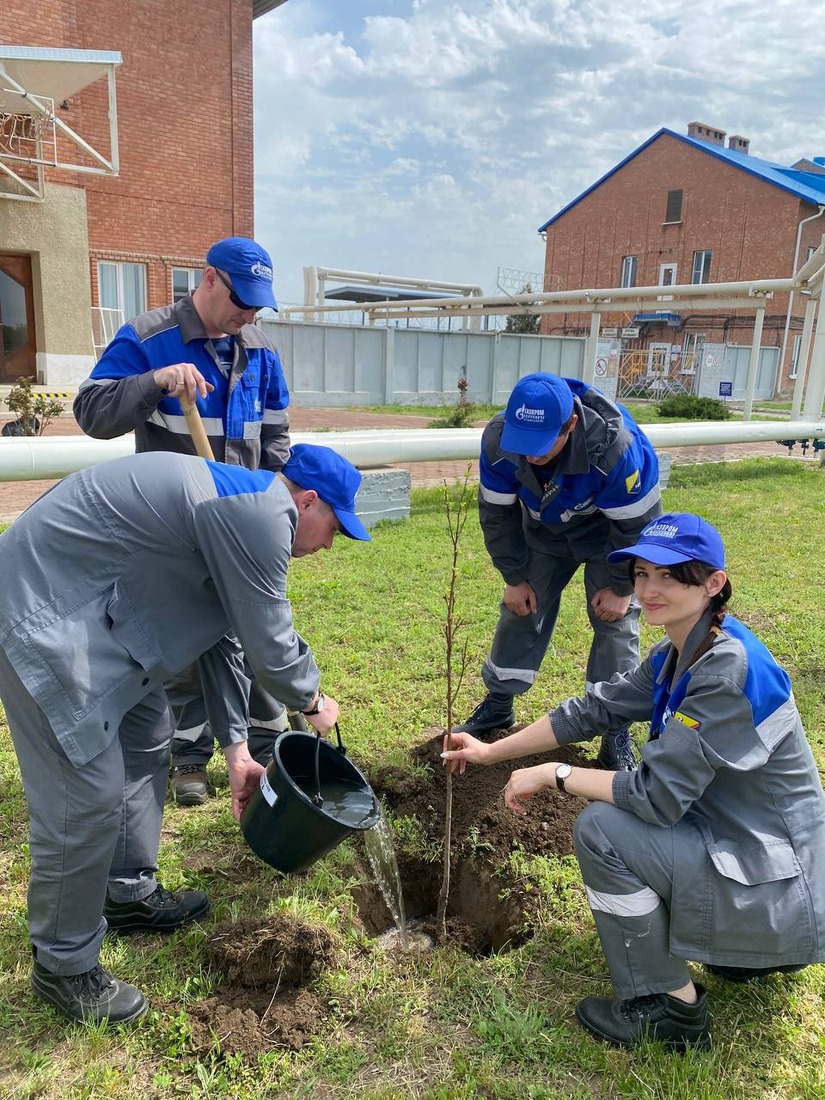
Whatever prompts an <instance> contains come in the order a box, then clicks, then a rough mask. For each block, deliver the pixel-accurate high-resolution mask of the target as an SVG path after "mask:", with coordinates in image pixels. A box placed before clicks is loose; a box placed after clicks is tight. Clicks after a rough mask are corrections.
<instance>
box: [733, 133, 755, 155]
mask: <svg viewBox="0 0 825 1100" xmlns="http://www.w3.org/2000/svg"><path fill="white" fill-rule="evenodd" d="M750 145H751V139H750V138H746V137H742V135H741V134H731V136H730V137H729V138H728V149H733V150H734V152H736V153H747V151H748V149H750Z"/></svg>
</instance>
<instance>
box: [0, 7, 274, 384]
mask: <svg viewBox="0 0 825 1100" xmlns="http://www.w3.org/2000/svg"><path fill="white" fill-rule="evenodd" d="M284 2H285V0H219V2H218V3H210V4H203V3H202V2H196V0H178V3H175V4H169V3H166V2H164V0H142V2H141V3H134V2H133V0H41V2H40V3H39V4H31V3H24V2H23V0H6V2H5V4H4V8H3V16H4V18H3V20H2V24H0V47H5V49H3V50H2V51H0V85H2V84H3V83H5V84H6V85H8V84H9V81H5V82H4V81H3V76H4V75H6V74H5V72H4V65H5V66H6V67H7V68H8V72H18V71H20V70H19V69H18V70H16V69H14V64H15V62H14V60H13V58H12V57H10V56H9V55H13V54H14V51H15V48H16V47H20V46H24V47H27V48H29V50H30V51H31V53H35V52H38V51H35V50H32V49H31V48H32V47H37V48H39V52H41V53H42V54H43V55H44V57H43V66H42V67H41V70H40V72H42V74H43V75H42V77H41V76H40V75H39V74H38V70H37V66H36V64H35V65H29V68H28V69H26V70H25V71H26V75H27V78H30V79H31V81H32V84H33V86H32V87H31V89H30V90H31V91H33V92H35V93H37V94H43V95H46V96H48V95H49V94H50V80H51V79H52V77H50V76H49V73H50V72H51V73H53V71H54V65H52V69H49V68H48V64H49V58H50V57H51V58H52V60H53V61H54V59H56V62H59V63H63V64H65V65H67V66H69V69H70V68H71V65H72V63H73V55H70V54H69V51H95V56H96V57H100V56H105V57H106V58H108V59H109V61H110V62H112V58H116V57H117V55H118V54H119V55H120V58H121V59H122V63H120V64H118V63H117V61H114V62H112V63H111V68H112V69H113V71H114V72H115V80H116V112H117V127H116V132H117V138H118V141H117V144H118V147H119V161H120V163H119V172H118V174H117V175H116V176H115V175H113V174H106V173H99V174H92V173H86V172H81V171H71V170H67V169H65V168H47V169H46V170H45V172H44V182H43V186H42V199H38V198H37V197H34V196H31V195H30V194H29V193H28V191H27V189H26V187H25V184H24V185H15V183H14V182H13V181H10V180H9V177H8V174H7V173H4V174H3V175H2V178H1V179H0V324H2V325H3V333H5V334H6V336H7V338H6V339H5V340H2V341H0V349H2V350H0V382H2V381H11V380H13V379H14V378H19V377H22V376H24V375H26V374H32V373H34V372H35V370H36V371H37V374H38V375H39V377H40V379H41V380H42V381H45V382H48V383H49V384H55V385H60V384H70V383H72V382H76V381H78V380H80V379H81V378H83V377H85V375H86V374H87V373H88V369H89V366H90V364H91V362H92V359H93V341H92V315H93V313H92V310H91V308H90V307H97V306H105V307H107V308H110V309H115V310H120V311H121V312H122V315H123V316H124V317H125V318H128V317H130V316H133V315H134V314H135V313H138V312H141V311H142V310H144V309H150V308H153V307H155V306H158V305H161V304H163V303H166V302H170V301H172V300H173V299H176V298H178V297H180V296H182V294H183V293H185V292H187V291H188V290H189V289H191V288H192V287H193V286H194V284H195V282H196V280H197V279H198V278H199V271H200V268H201V267H202V265H203V263H204V256H205V253H206V250H207V248H208V246H209V245H210V244H211V243H212V242H213V241H215V240H218V239H219V238H221V237H226V236H231V235H235V234H238V235H243V236H251V235H252V233H253V131H252V22H253V19H254V18H255V17H257V16H259V15H263V14H265V13H266V12H268V11H270V10H272V9H273V8H275V7H278V6H279V5H280V4H282V3H284ZM50 51H51V53H50ZM78 56H80V55H78ZM83 56H90V55H83ZM101 71H102V70H101ZM18 83H19V81H18ZM38 84H40V85H41V86H39V87H38V86H37V85H38ZM58 86H59V82H58ZM2 100H3V93H2V91H0V101H2ZM112 107H113V103H112V100H111V97H110V94H109V88H108V85H107V81H106V80H105V79H98V80H96V81H94V82H93V83H91V84H88V85H87V86H86V87H84V88H83V90H81V91H80V92H79V93H78V94H76V95H72V96H70V97H68V98H66V99H64V100H62V101H60V102H58V101H57V100H55V102H54V114H55V116H56V117H57V118H59V119H60V120H62V121H63V122H65V123H66V125H67V126H70V127H71V128H72V129H73V130H74V131H75V132H76V133H78V134H80V135H81V136H82V138H83V139H84V141H86V142H88V143H89V145H91V146H92V147H93V148H95V149H98V150H101V151H103V152H104V154H105V155H106V156H107V157H108V156H109V155H110V154H111V152H112V149H111V145H112V143H111V141H110V136H109V135H110V121H109V114H110V111H111V110H112ZM14 110H15V107H14V98H13V97H11V101H10V102H7V103H5V104H2V102H0V112H3V111H4V112H6V113H7V115H6V126H7V131H8V126H9V125H11V122H10V120H9V117H8V116H9V114H10V113H11V112H13V111H14ZM12 121H13V120H12ZM1 126H2V119H0V127H1ZM7 148H8V146H7ZM52 148H56V149H57V157H56V159H57V160H58V161H60V162H62V163H73V164H80V165H94V163H95V162H94V161H93V160H92V159H91V158H90V157H89V156H88V155H87V153H86V152H85V151H83V150H80V151H78V149H77V148H76V147H75V148H73V149H71V150H70V146H69V143H68V142H67V141H66V140H65V138H64V136H63V135H61V134H60V133H59V132H58V134H57V137H56V140H55V145H53V146H52ZM8 163H9V164H10V165H11V167H13V168H14V169H15V171H17V172H18V174H19V175H20V176H21V177H24V178H32V177H33V174H34V173H33V169H32V168H31V167H26V166H22V167H21V166H20V164H19V162H18V163H17V164H14V163H13V162H8ZM21 192H22V195H21ZM81 271H82V272H84V273H85V277H82V276H81V275H80V274H79V273H80V272H81ZM24 301H25V303H26V318H25V323H26V333H25V335H26V339H25V341H23V342H22V343H21V339H20V337H21V320H20V313H21V310H22V309H23V302H24ZM4 302H5V306H6V308H5V310H3V303H4ZM4 313H5V314H6V316H5V317H4ZM117 316H118V315H117V314H115V315H113V317H114V318H115V319H117ZM9 317H11V320H9ZM7 329H8V330H9V332H12V330H13V332H12V335H9V334H8V333H7Z"/></svg>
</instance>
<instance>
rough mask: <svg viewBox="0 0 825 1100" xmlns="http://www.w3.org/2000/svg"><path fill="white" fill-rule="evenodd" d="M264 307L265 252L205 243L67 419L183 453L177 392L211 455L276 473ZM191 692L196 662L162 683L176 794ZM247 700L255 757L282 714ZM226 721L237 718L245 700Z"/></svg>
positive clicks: (198, 797) (207, 737) (190, 763)
mask: <svg viewBox="0 0 825 1100" xmlns="http://www.w3.org/2000/svg"><path fill="white" fill-rule="evenodd" d="M265 307H268V308H270V309H275V310H277V308H278V305H277V302H276V301H275V296H274V294H273V290H272V260H271V259H270V257H269V254H268V253H267V252H266V251H265V250H264V249H263V248H261V246H260V245H259V244H257V242H255V241H253V240H250V239H249V238H247V237H228V238H226V239H225V240H221V241H218V242H217V243H216V244H213V245H212V247H211V248H210V249H209V251H208V252H207V254H206V267H205V269H204V271H203V274H202V276H201V281H200V283H199V285H198V286H197V287H196V289H195V290H194V291H193V292H192V294H190V295H188V296H187V297H186V298H184V299H183V300H182V301H180V302H176V303H175V304H174V305H170V306H161V307H160V308H159V309H153V310H150V311H149V312H148V313H142V314H140V315H139V316H138V317H134V318H132V319H131V320H129V321H128V322H127V323H126V324H125V325H123V326H121V328H120V329H119V330H118V332H117V333H116V334H115V337H114V339H113V340H112V342H111V343H110V344H109V346H108V347H107V348H106V350H105V351H104V352H103V355H102V356H101V357H100V360H99V361H98V363H97V364H96V365H95V367H94V369H93V371H92V373H91V375H90V376H89V377H88V378H87V379H86V381H85V382H83V383H82V384H81V386H80V389H79V390H78V394H77V397H76V398H75V401H74V415H75V417H76V419H77V422H78V424H79V425H80V426H81V428H82V429H83V431H84V432H86V433H87V434H88V435H91V436H94V437H95V438H97V439H112V438H114V437H115V436H119V435H124V434H125V433H126V432H130V431H134V433H135V450H136V451H138V452H140V451H177V452H181V453H183V454H194V453H195V447H194V444H193V442H192V437H191V436H190V434H189V429H188V427H187V424H186V420H185V418H184V415H183V408H182V407H181V403H180V398H181V397H182V396H184V395H186V396H187V397H188V398H189V400H190V401H191V402H195V401H197V405H198V409H199V411H200V414H201V419H202V421H203V424H204V427H205V429H206V434H207V435H208V437H209V442H210V444H211V445H212V451H213V453H214V455H215V458H216V459H217V460H218V461H219V462H227V463H229V464H231V465H237V466H245V467H246V468H247V469H250V470H257V469H263V470H271V471H273V472H274V473H277V472H278V471H279V470H281V468H282V467H283V465H284V463H285V462H286V461H287V459H288V457H289V414H288V412H287V406H288V404H289V390H288V389H287V384H286V381H285V380H284V374H283V370H282V368H281V360H280V358H279V356H278V351H277V348H276V347H275V346H274V344H272V343H271V342H270V340H269V339H268V337H267V336H266V335H265V334H264V332H263V331H262V330H261V329H260V328H258V327H257V326H256V325H255V316H256V314H257V313H258V311H259V310H261V309H263V308H265ZM203 696H204V693H203V691H202V688H201V683H200V669H199V668H198V667H197V666H192V667H191V668H189V669H188V670H186V672H185V674H182V676H181V678H180V679H179V680H178V681H176V682H175V683H174V684H172V685H170V698H171V700H172V702H173V703H174V704H175V706H176V718H177V721H178V729H177V732H176V735H175V740H174V742H173V747H172V763H173V771H172V790H173V793H174V795H175V799H176V800H177V801H178V802H179V803H180V804H181V805H187V806H194V805H200V804H201V803H203V802H205V801H206V799H207V780H206V766H207V764H208V763H209V760H210V759H211V757H212V754H213V751H214V741H213V736H212V730H211V729H210V725H209V722H208V716H207V714H206V710H205V705H204V701H203ZM248 703H249V715H248V717H249V745H250V751H251V752H252V753H253V754H254V755H255V756H256V757H257V758H259V759H266V758H267V757H268V755H269V753H270V752H271V747H272V743H273V741H274V738H275V736H277V732H278V731H279V730H281V729H284V728H286V726H287V724H288V722H287V718H286V714H285V711H284V708H283V706H282V705H281V703H279V702H278V701H277V700H275V699H273V698H271V697H270V696H269V695H267V694H266V692H264V691H263V689H262V688H261V687H260V686H259V685H258V684H257V683H256V682H254V681H253V684H252V689H251V694H250V696H249V700H248ZM234 721H235V722H236V724H238V725H239V726H240V725H243V728H244V729H246V727H247V713H246V700H245V699H244V700H243V707H242V708H241V707H240V705H239V708H238V710H237V714H236V716H235V718H234Z"/></svg>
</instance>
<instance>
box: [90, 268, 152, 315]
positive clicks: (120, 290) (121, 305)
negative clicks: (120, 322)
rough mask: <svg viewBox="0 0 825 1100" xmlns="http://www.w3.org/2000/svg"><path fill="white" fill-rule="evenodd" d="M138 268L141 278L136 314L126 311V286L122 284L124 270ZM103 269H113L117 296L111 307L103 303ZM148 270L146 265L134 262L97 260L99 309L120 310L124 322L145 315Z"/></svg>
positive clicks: (107, 303)
mask: <svg viewBox="0 0 825 1100" xmlns="http://www.w3.org/2000/svg"><path fill="white" fill-rule="evenodd" d="M127 267H129V268H139V269H140V274H141V276H142V278H141V280H140V284H139V287H138V290H139V298H140V301H139V302H138V305H139V308H138V309H137V311H136V312H134V313H132V312H131V310H127V309H126V305H125V303H126V293H127V292H126V286H125V283H124V275H125V273H126V268H127ZM104 268H113V269H114V271H115V292H116V295H117V303H116V304H115V305H111V304H110V303H109V302H104V300H103V299H104V293H103V281H102V278H101V276H102V274H103V269H104ZM148 274H149V273H148V269H147V266H146V264H142V263H137V262H134V261H130V262H125V261H121V260H98V261H97V301H98V305H99V306H100V308H101V309H117V310H120V312H121V314H122V316H123V319H124V320H125V321H129V320H131V319H132V318H133V317H138V316H139V315H140V314H141V313H145V312H146V309H147V289H148Z"/></svg>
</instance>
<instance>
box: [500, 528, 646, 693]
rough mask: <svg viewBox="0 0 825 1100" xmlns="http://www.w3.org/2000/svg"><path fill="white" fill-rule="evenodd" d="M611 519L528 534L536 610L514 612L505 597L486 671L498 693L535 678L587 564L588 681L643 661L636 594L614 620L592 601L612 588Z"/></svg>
mask: <svg viewBox="0 0 825 1100" xmlns="http://www.w3.org/2000/svg"><path fill="white" fill-rule="evenodd" d="M607 533H608V532H607V526H606V521H605V522H604V524H602V523H597V524H595V525H594V526H593V528H592V529H590V528H588V529H587V530H585V531H572V532H571V533H570V534H569V535H568V536H561V535H560V536H552V535H549V534H548V535H544V534H543V533H542V532H538V533H531V534H530V535H529V536H528V547H529V551H530V560H529V565H528V569H527V576H526V578H525V579H526V580H527V581H528V583H529V584H530V585H531V587H532V589H533V591H534V592H535V593H536V603H537V610H536V612H535V614H533V615H515V614H514V613H513V612H512V611H510V610H509V608H508V607H507V606H506V605H505V604H504V602H503V601H502V604H501V607H500V610H499V620H498V625H497V626H496V632H495V635H494V637H493V644H492V648H491V650H490V655H489V656H488V658H487V660H486V661H485V663H484V667H483V668H482V671H481V675H482V678H483V680H484V683H485V684H486V686H487V690H488V691H490V692H493V693H495V694H497V695H521V694H523V693H524V692H526V691H529V689H530V688H531V687H532V685H533V684H534V683H535V680H536V676H537V675H538V671H539V669H540V668H541V663H542V661H543V660H544V655H545V654H546V652H547V647H548V646H549V645H550V640H551V638H552V637H553V631H554V629H555V626H556V619H557V617H558V613H559V606H560V604H561V594H562V592H563V591H564V590H565V588H566V587H567V585H568V584H569V583H570V581H571V580H572V578H573V576H574V575H575V573H576V571H577V570H578V568H579V566H580V565H584V590H585V597H586V600H587V615H588V618H589V619H590V625H591V627H592V628H593V640H592V642H591V645H590V655H589V657H588V660H587V671H586V677H587V683H589V684H597V683H600V682H601V681H602V680H609V679H610V678H611V676H613V675H614V674H615V673H617V672H628V671H630V669H633V668H636V667H637V666H638V664H639V611H640V608H639V604H638V602H637V600H636V598H635V597H634V598H633V599H632V600H631V603H630V607H629V608H628V611H627V614H626V615H624V616H623V618H621V619H619V620H618V621H617V622H614V623H606V622H603V621H602V620H601V619H599V618H597V617H596V614H595V612H594V611H593V608H592V607H591V604H590V601H591V600H592V598H593V596H595V594H596V593H597V592H598V591H600V589H602V588H609V587H610V583H611V580H612V574H611V571H610V569H609V567H608V565H607V562H606V561H605V557H604V547H605V545H606V539H607Z"/></svg>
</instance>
